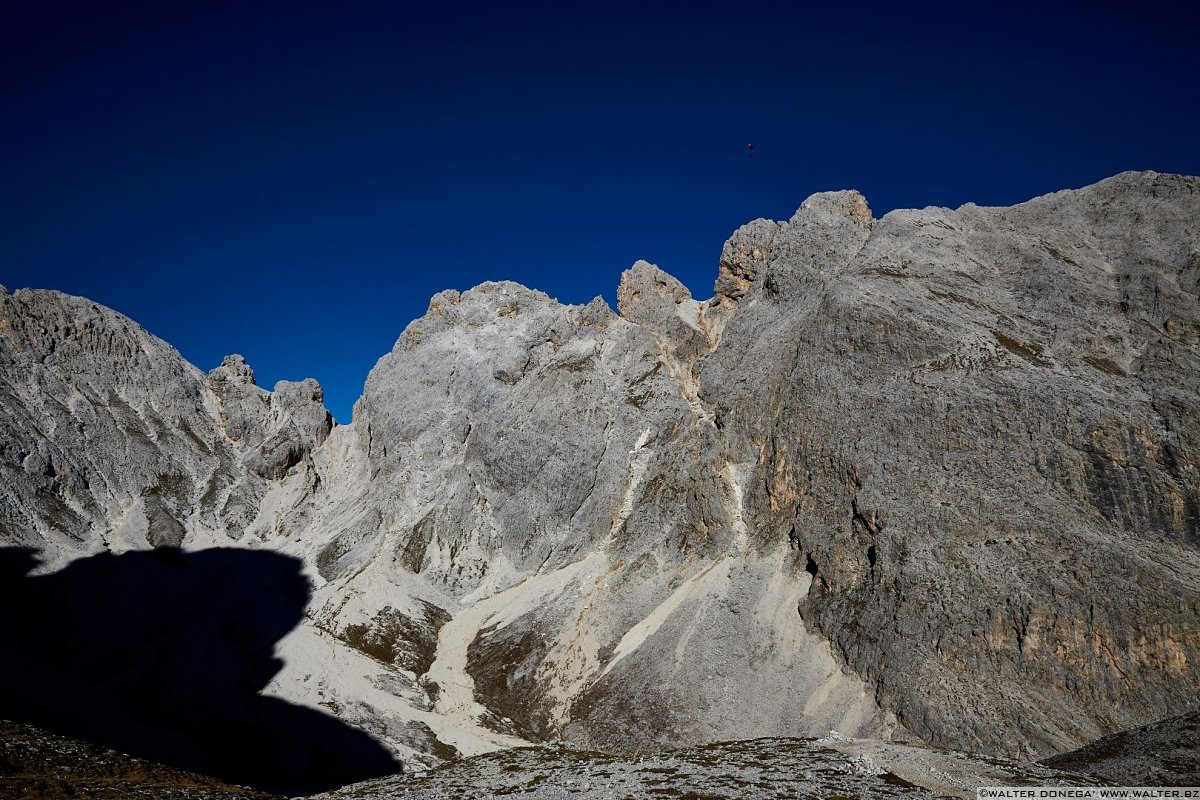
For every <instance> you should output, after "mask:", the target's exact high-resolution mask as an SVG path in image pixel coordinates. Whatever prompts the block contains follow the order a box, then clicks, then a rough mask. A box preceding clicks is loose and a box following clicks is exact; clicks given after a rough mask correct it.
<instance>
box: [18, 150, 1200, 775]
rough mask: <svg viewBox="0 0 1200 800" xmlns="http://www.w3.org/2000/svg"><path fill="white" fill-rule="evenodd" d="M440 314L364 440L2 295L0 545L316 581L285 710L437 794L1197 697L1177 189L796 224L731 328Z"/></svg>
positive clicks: (656, 284)
mask: <svg viewBox="0 0 1200 800" xmlns="http://www.w3.org/2000/svg"><path fill="white" fill-rule="evenodd" d="M618 300H619V302H618V311H619V313H614V312H613V311H612V310H611V309H610V308H609V307H608V306H607V305H606V304H605V303H604V302H603V301H602V300H600V299H599V298H598V299H596V300H594V301H592V302H591V303H589V304H587V305H585V306H564V305H560V304H559V303H557V302H555V301H553V300H551V299H549V298H548V297H546V295H544V294H541V293H539V292H535V291H531V290H529V289H526V288H524V287H522V286H519V285H517V284H512V283H489V284H483V285H482V286H479V287H476V288H475V289H472V290H470V291H468V292H465V293H462V294H460V293H458V292H453V291H448V292H443V293H441V294H439V295H437V296H435V297H434V298H433V299H432V301H431V302H430V305H429V311H428V313H427V314H426V315H425V316H424V317H423V318H421V319H419V320H417V321H415V322H413V323H412V324H411V325H409V326H408V328H407V329H406V330H405V331H404V333H403V334H402V335H401V336H400V338H399V340H398V341H397V343H396V345H395V347H394V348H393V350H392V352H391V353H389V354H388V355H386V356H384V357H383V358H382V359H381V360H380V361H379V363H378V364H377V365H376V367H375V369H374V370H372V372H371V374H370V376H369V378H368V379H367V383H366V387H365V390H364V394H363V396H362V398H361V400H359V402H358V404H357V405H356V406H355V414H354V423H353V424H352V425H348V426H339V427H335V428H332V429H331V427H330V419H329V416H328V414H327V413H326V412H325V410H324V408H323V406H322V402H321V392H320V388H319V387H318V386H317V385H316V384H315V383H314V382H312V381H305V382H302V383H298V384H290V383H281V384H279V385H277V386H276V387H275V391H274V392H270V393H268V392H265V391H263V390H261V389H259V388H258V387H256V386H254V384H253V373H252V371H251V370H250V368H249V367H248V366H247V365H246V364H245V362H244V361H243V360H242V359H241V358H240V357H237V356H231V357H229V358H227V359H226V360H225V362H224V363H223V364H222V365H221V366H220V367H218V368H217V369H215V370H213V372H211V373H209V375H208V376H207V377H206V376H204V375H202V374H201V373H200V372H199V371H197V370H196V369H195V368H193V367H191V366H190V365H188V364H187V363H186V362H184V361H183V360H182V358H180V356H179V355H178V353H176V352H175V351H174V350H172V349H171V348H170V347H169V346H167V345H166V344H164V343H162V342H161V341H159V340H157V339H155V338H154V337H152V336H150V335H149V334H147V333H146V332H145V331H143V330H141V329H140V328H138V327H137V326H136V325H134V324H133V323H132V322H130V321H129V320H127V319H125V318H124V317H121V316H120V315H118V314H115V313H114V312H111V311H109V310H107V309H103V308H100V307H98V306H96V305H94V304H92V303H89V302H88V301H86V300H82V299H79V298H70V297H66V296H63V295H60V294H58V293H54V292H42V291H28V290H23V291H19V292H16V293H13V294H8V293H0V303H2V304H3V317H2V318H0V326H2V327H0V333H2V334H3V336H0V427H2V429H3V436H2V437H0V535H2V536H3V538H4V541H5V542H6V543H12V544H22V545H29V546H36V547H39V548H42V549H43V550H44V551H46V554H45V555H44V558H45V559H47V560H48V561H49V562H50V566H52V565H53V564H54V563H60V562H62V561H65V560H67V559H70V558H73V557H76V556H79V555H83V554H87V553H94V552H98V551H102V550H104V549H106V548H108V549H122V548H144V547H152V546H178V545H182V546H183V547H185V548H200V547H205V546H210V545H213V544H223V545H229V544H230V543H237V544H238V545H240V546H246V547H269V548H273V549H276V550H280V551H282V552H285V553H288V554H292V555H296V556H299V557H301V558H302V559H304V561H305V562H306V563H307V564H308V565H309V567H310V569H311V570H312V572H313V577H314V581H315V583H316V584H317V585H316V589H315V593H314V595H313V599H312V601H311V602H310V604H309V609H308V614H307V619H306V622H305V623H304V624H303V625H301V626H300V628H298V629H296V630H295V631H294V632H293V633H292V634H290V635H289V636H288V637H287V638H285V639H284V640H283V642H282V643H281V645H280V655H281V658H282V659H283V661H284V666H283V668H282V670H281V671H280V673H279V674H278V675H277V676H276V677H275V680H274V681H273V683H272V685H271V686H270V687H269V691H271V692H273V693H275V694H276V695H278V696H279V697H282V698H285V699H289V700H292V701H293V702H298V703H306V704H310V705H320V706H322V707H324V708H326V709H328V710H331V711H333V712H334V713H336V714H338V715H339V716H341V717H342V718H343V719H345V720H347V721H350V722H352V723H354V724H357V725H359V726H362V727H364V728H365V729H367V730H368V731H370V732H371V733H372V734H373V735H375V736H377V737H378V738H379V739H381V740H383V741H385V742H387V743H388V744H389V745H390V746H392V747H393V748H394V749H395V750H396V751H397V752H398V753H399V754H401V755H402V756H403V757H405V758H406V759H408V760H410V761H414V762H417V763H425V764H431V763H435V762H436V761H438V760H440V759H443V758H446V757H449V756H452V755H454V754H461V755H471V754H474V753H479V752H484V751H487V750H492V749H496V748H499V747H506V746H512V745H515V744H522V743H526V742H531V741H542V740H547V739H554V738H566V739H568V740H570V741H572V742H575V743H577V744H579V745H581V746H586V747H590V748H594V749H601V750H609V751H648V750H656V749H662V748H664V747H677V746H681V745H689V744H700V743H704V742H712V741H719V740H730V739H748V738H754V737H763V736H811V735H816V734H819V733H824V732H825V731H827V730H829V729H830V728H837V729H838V730H841V731H843V732H845V733H848V734H853V735H858V736H874V737H887V736H890V735H892V734H897V735H902V736H903V735H907V736H915V737H917V738H919V739H921V740H924V741H925V742H928V743H931V744H934V745H937V746H944V747H952V748H957V749H969V750H975V751H982V752H987V753H992V754H997V755H1010V756H1020V757H1030V756H1038V757H1041V756H1045V755H1049V754H1051V753H1054V752H1060V751H1063V750H1068V749H1071V748H1073V747H1077V746H1078V745H1080V744H1082V743H1084V742H1088V741H1091V740H1094V739H1096V738H1098V737H1099V736H1102V735H1104V734H1106V733H1111V732H1114V731H1116V730H1120V729H1124V728H1128V727H1132V726H1134V725H1138V724H1144V723H1147V722H1150V721H1152V720H1154V719H1159V718H1163V717H1167V716H1170V715H1172V714H1178V713H1181V712H1182V711H1184V710H1187V709H1188V708H1190V707H1191V704H1193V703H1194V699H1195V697H1196V695H1197V692H1198V691H1200V669H1198V667H1197V664H1198V663H1200V552H1198V551H1200V472H1198V471H1197V463H1196V462H1197V456H1196V454H1197V453H1198V452H1200V418H1198V414H1200V180H1198V179H1196V178H1186V177H1179V176H1171V175H1159V174H1155V173H1126V174H1122V175H1119V176H1116V177H1114V178H1111V179H1109V180H1106V181H1103V182H1101V183H1099V184H1096V185H1094V186H1090V187H1087V188H1084V189H1080V190H1074V191H1065V192H1059V193H1056V194H1053V195H1048V196H1046V197H1041V198H1037V199H1035V200H1032V201H1030V202H1028V203H1024V204H1022V205H1019V206H1014V207H1012V208H979V207H975V206H972V205H967V206H964V207H962V208H960V209H957V210H955V211H951V210H948V209H940V208H928V209H924V210H920V211H895V212H892V213H890V214H888V215H886V216H884V217H883V218H882V219H879V220H876V219H874V218H873V217H872V215H871V212H870V210H869V208H868V205H867V202H866V200H865V199H864V198H863V197H862V196H861V195H859V194H858V193H857V192H833V193H825V194H818V195H814V196H813V197H810V198H809V199H808V200H806V201H805V202H804V204H803V205H802V206H801V207H800V209H799V210H798V211H797V212H796V214H795V215H794V216H793V217H792V218H791V219H790V220H789V221H787V222H771V221H767V220H757V221H755V222H752V223H750V224H748V225H745V226H743V227H742V228H740V229H739V230H738V231H737V232H736V233H735V234H734V236H733V238H732V239H731V240H730V241H729V242H728V243H727V244H726V245H725V247H724V249H723V251H722V253H721V257H720V261H719V269H718V278H717V281H716V286H715V290H714V297H713V298H712V299H711V300H708V301H703V302H701V301H697V300H694V299H693V298H691V296H690V294H689V292H688V291H687V289H686V288H685V287H684V286H683V285H682V284H680V283H679V282H678V281H677V280H675V279H674V278H672V277H671V276H669V275H667V274H666V273H664V272H663V271H662V270H660V269H658V268H657V267H654V266H653V265H650V264H647V263H645V262H638V263H637V264H635V265H634V266H633V267H632V268H631V269H630V270H628V271H627V272H626V273H625V274H624V275H623V276H622V277H621V283H620V287H619V289H618Z"/></svg>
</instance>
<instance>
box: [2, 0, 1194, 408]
mask: <svg viewBox="0 0 1200 800" xmlns="http://www.w3.org/2000/svg"><path fill="white" fill-rule="evenodd" d="M1196 6H1197V4H1195V3H1190V2H1174V3H1155V2H1136V3H1135V2H1120V3H1107V2H1102V1H1100V0H1092V1H1090V2H1052V1H1051V0H1045V1H1044V2H1037V3H1023V2H1014V1H1012V0H1006V2H995V3H971V2H963V1H962V0H959V1H958V2H953V3H895V2H893V3H886V4H883V3H880V4H872V3H869V2H855V3H835V2H826V3H821V4H807V3H803V2H798V1H797V2H789V3H779V4H770V3H767V4H762V3H759V4H754V3H739V4H733V3H730V4H728V5H725V6H723V7H720V6H710V5H706V4H701V3H693V4H686V5H685V4H680V5H676V6H666V5H656V4H652V3H646V4H630V5H624V4H621V3H603V4H595V5H594V6H592V7H590V8H577V7H575V4H574V3H569V2H566V0H562V2H557V3H548V4H544V5H530V4H510V3H501V2H495V3H488V4H474V3H449V2H426V3H419V2H412V0H394V1H392V2H354V0H347V1H346V2H332V0H331V1H330V2H326V3H307V2H302V0H292V1H291V2H255V1H254V0H239V1H238V2H220V1H219V0H205V2H189V1H188V0H178V2H175V1H170V2H168V1H166V0H164V1H163V2H122V1H121V0H113V2H95V1H94V0H89V1H88V2H85V3H75V4H68V3H59V2H54V0H37V2H17V0H11V1H10V2H6V3H3V4H2V7H0V65H2V72H0V92H2V95H0V101H2V103H3V105H2V106H0V114H2V117H0V119H2V120H3V125H0V174H2V176H3V177H2V180H0V187H2V189H0V192H2V194H0V203H2V205H0V283H3V284H5V285H7V286H8V287H9V288H10V289H15V288H17V287H21V286H36V287H48V288H55V289H61V290H63V291H67V292H71V293H74V294H82V295H86V296H88V297H91V298H92V299H94V300H97V301H99V302H102V303H104V304H106V305H109V306H112V307H113V308H116V309H117V310H119V311H121V312H123V313H125V314H128V315H129V316H131V317H133V318H134V319H135V320H137V321H138V322H140V323H141V324H143V325H145V326H146V327H147V328H149V329H150V330H151V331H152V332H153V333H155V334H157V335H159V336H161V337H163V338H164V339H166V340H167V341H169V342H170V343H172V344H173V345H175V346H176V347H178V348H179V349H180V350H181V351H182V353H183V354H184V356H186V357H187V358H188V359H189V360H191V361H192V362H193V363H195V364H196V365H197V366H199V367H201V368H202V369H211V368H212V367H214V366H216V365H217V364H218V363H219V362H220V359H221V357H222V356H223V355H224V354H226V353H231V352H240V353H242V354H244V355H245V356H246V358H247V359H248V360H249V362H250V363H251V364H252V365H253V366H254V367H255V368H256V371H257V373H258V378H259V383H260V384H262V385H265V386H267V387H268V388H269V387H270V386H272V385H273V384H274V382H275V381H276V380H279V379H281V378H289V379H297V380H298V379H300V378H304V377H306V376H312V377H315V378H317V379H318V380H319V381H320V382H321V384H322V385H323V386H324V387H325V389H326V396H327V400H328V403H329V406H330V408H331V410H332V411H333V412H334V415H335V416H336V417H337V419H338V420H339V421H341V422H347V421H349V419H350V408H351V405H352V403H353V402H354V400H355V399H356V398H357V397H358V395H359V393H360V392H361V389H362V384H363V381H364V379H365V377H366V374H367V371H368V370H369V369H370V368H371V366H372V365H373V364H374V362H375V361H376V359H378V358H379V357H380V356H381V355H383V354H384V353H386V352H387V351H388V350H389V349H390V348H391V346H392V343H393V342H394V341H395V339H396V337H397V336H398V335H399V334H400V332H401V331H402V330H403V328H404V326H405V325H407V324H408V322H409V321H411V320H412V319H414V318H416V317H419V316H421V315H422V314H423V313H424V312H425V309H426V307H427V304H428V300H429V297H430V295H432V294H433V293H435V292H437V291H440V290H441V289H445V288H455V289H467V288H469V287H471V286H473V285H475V284H476V283H479V282H481V281H484V280H501V279H511V280H516V281H519V282H521V283H524V284H526V285H528V286H531V287H534V288H537V289H541V290H543V291H545V292H547V293H548V294H550V295H551V296H553V297H557V298H559V299H560V300H562V301H564V302H575V303H579V302H586V301H588V300H589V299H591V298H592V297H595V296H596V295H598V294H600V295H604V296H605V297H606V298H607V299H608V300H609V301H610V303H611V302H612V301H613V297H614V294H615V290H616V284H617V280H618V276H619V274H620V272H621V271H622V270H623V269H625V268H627V267H628V266H629V265H630V264H632V263H633V262H634V261H635V260H636V259H639V258H645V259H647V260H649V261H652V262H655V263H657V264H659V265H660V266H661V267H663V268H664V269H666V270H667V271H668V272H671V273H672V274H674V275H676V276H678V277H679V278H680V279H681V280H682V281H684V283H686V284H687V285H688V286H689V287H690V288H691V289H692V291H693V293H694V294H695V295H696V296H697V297H701V298H705V297H708V296H709V295H710V293H711V288H712V283H713V279H714V278H715V277H716V266H717V257H718V255H719V254H720V248H721V244H722V242H723V241H724V240H725V239H726V238H727V237H728V235H729V234H730V233H731V232H732V231H733V230H734V229H735V228H736V227H737V226H738V225H740V224H742V223H744V222H746V221H748V220H750V219H753V218H755V217H770V218H775V219H784V218H787V217H789V216H791V214H792V212H793V211H794V210H795V208H796V207H797V206H798V205H799V204H800V202H801V201H802V200H803V199H804V198H805V197H806V196H807V195H809V194H811V193H813V192H816V191H823V190H829V189H843V188H857V189H859V190H861V191H862V192H863V193H864V194H865V195H866V196H867V198H868V200H869V201H870V203H871V206H872V208H873V210H874V211H875V213H876V215H877V216H878V215H880V214H882V213H883V212H886V211H888V210H890V209H893V208H898V207H920V206H926V205H943V206H951V207H953V206H957V205H959V204H961V203H964V202H967V201H974V202H977V203H980V204H1008V203H1012V202H1018V201H1021V200H1024V199H1028V198H1029V197H1032V196H1036V195H1038V194H1043V193H1045V192H1048V191H1053V190H1056V189H1060V188H1067V187H1075V186H1081V185H1085V184H1087V183H1091V182H1094V181H1096V180H1099V179H1101V178H1104V177H1106V176H1108V175H1111V174H1113V173H1116V172H1119V171H1122V170H1126V169H1154V170H1158V171H1162V172H1182V173H1189V174H1197V173H1200V144H1198V142H1200V60H1198V58H1200V55H1198V52H1197V40H1198V39H1197V36H1198V34H1200V14H1198V12H1197V11H1195V10H1193V9H1194V8H1195V7H1196ZM748 143H753V144H754V145H755V150H754V155H753V156H750V155H749V152H748V149H747V147H746V145H747V144H748Z"/></svg>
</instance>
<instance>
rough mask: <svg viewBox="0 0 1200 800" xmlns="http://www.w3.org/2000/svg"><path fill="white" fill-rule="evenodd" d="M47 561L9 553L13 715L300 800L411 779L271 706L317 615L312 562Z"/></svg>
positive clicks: (3, 565)
mask: <svg viewBox="0 0 1200 800" xmlns="http://www.w3.org/2000/svg"><path fill="white" fill-rule="evenodd" d="M36 563H37V560H36V556H35V554H34V552H33V551H30V550H26V549H19V548H5V549H0V603H2V604H3V605H2V608H3V612H2V613H3V620H4V621H3V623H2V627H0V636H2V637H3V639H2V644H0V718H8V719H11V720H14V721H17V722H25V723H29V724H32V725H37V726H39V727H42V728H45V729H47V730H50V731H53V732H56V733H60V734H63V735H66V736H71V737H75V738H79V739H85V740H88V741H91V742H94V743H96V744H100V745H103V746H106V747H110V748H112V749H114V750H119V751H121V752H124V753H128V754H130V755H134V756H140V757H143V758H149V759H153V760H155V761H159V762H162V763H164V764H167V765H170V766H173V767H178V768H181V769H186V770H190V771H194V772H199V773H202V774H205V775H210V776H213V777H215V778H219V779H221V780H224V781H226V782H230V783H236V784H241V785H243V786H250V787H253V788H257V789H265V790H268V791H274V792H280V793H283V794H290V795H296V794H310V793H313V792H317V791H322V790H326V789H331V788H335V787H337V786H342V785H344V784H347V783H352V782H354V781H359V780H365V779H367V778H372V777H376V776H379V775H385V774H390V773H395V772H397V771H399V769H400V767H399V765H398V764H397V763H396V761H395V760H394V759H393V758H392V756H391V755H390V754H389V753H388V752H387V751H386V750H385V749H384V748H383V747H382V746H381V745H380V744H379V743H378V742H376V741H375V740H374V739H372V738H371V737H369V736H368V735H367V734H365V733H363V732H362V731H360V730H358V729H356V728H353V727H350V726H349V725H346V724H345V723H343V722H341V721H339V720H337V719H336V718H334V717H332V716H329V715H328V714H324V713H322V712H320V711H316V710H313V709H310V708H305V707H302V706H296V705H292V704H290V703H287V702H285V701H283V700H279V699H276V698H270V697H262V696H261V695H259V694H258V692H259V690H261V689H262V688H263V687H264V686H266V684H267V682H268V681H269V680H270V679H271V678H272V677H273V676H274V675H275V674H276V673H277V672H278V671H279V669H280V667H281V666H282V662H281V661H280V660H279V659H277V658H276V657H275V654H274V645H275V642H276V641H278V640H279V639H280V638H281V637H282V636H283V635H284V634H286V633H287V632H288V631H290V630H291V629H292V628H294V627H295V626H296V625H297V624H299V622H300V620H301V618H302V616H303V613H304V607H305V604H306V603H307V602H308V598H309V594H310V586H309V582H308V579H307V578H305V577H304V575H303V574H302V573H301V562H300V561H298V560H296V559H294V558H290V557H288V556H283V555H279V554H277V553H265V552H256V551H248V550H231V549H214V550H204V551H200V552H194V553H183V552H180V551H179V550H174V549H160V550H155V551H150V552H136V553H128V554H125V555H119V556H114V555H109V554H103V555H98V556H93V557H90V558H85V559H81V560H78V561H75V562H73V563H71V564H69V565H68V566H67V567H65V568H64V569H62V570H61V571H59V572H55V573H53V574H50V575H45V576H36V577H34V576H28V575H27V573H28V572H29V571H30V570H31V569H32V568H33V567H34V566H35V565H36Z"/></svg>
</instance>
